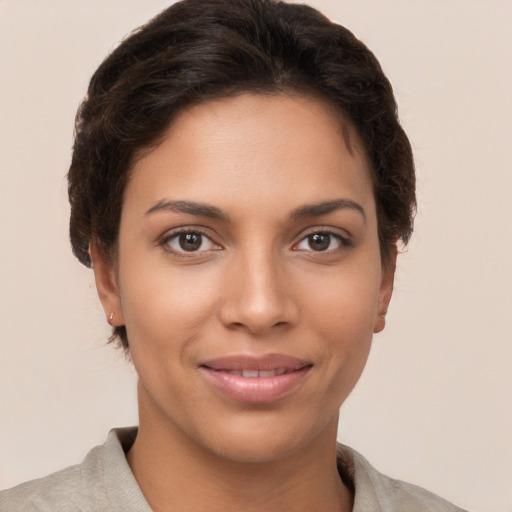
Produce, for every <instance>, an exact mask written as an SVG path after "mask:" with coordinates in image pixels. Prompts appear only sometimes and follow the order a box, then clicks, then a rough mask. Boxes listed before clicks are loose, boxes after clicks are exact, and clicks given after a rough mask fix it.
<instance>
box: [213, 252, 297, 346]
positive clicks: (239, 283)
mask: <svg viewBox="0 0 512 512" xmlns="http://www.w3.org/2000/svg"><path fill="white" fill-rule="evenodd" d="M283 266H284V264H283V263H282V262H280V261H279V257H278V256H276V255H273V254H271V251H268V253H264V252H263V251H260V252H258V253H254V251H253V253H252V254H247V253H245V254H240V255H238V257H237V258H236V261H231V262H230V264H229V265H228V266H227V273H226V276H225V290H226V291H227V293H226V294H225V296H224V300H223V301H222V303H221V305H220V319H221V321H222V323H223V324H224V325H225V326H226V327H228V328H229V329H235V330H242V331H246V332H249V333H251V334H253V335H258V336H261V335H265V334H268V333H270V332H274V331H275V330H276V329H279V330H281V329H284V328H286V327H291V326H293V325H295V324H296V323H297V320H298V318H299V308H298V303H297V301H296V299H295V297H294V294H293V290H292V288H293V286H292V284H293V283H292V282H290V279H289V277H290V276H287V275H286V271H285V269H284V268H283Z"/></svg>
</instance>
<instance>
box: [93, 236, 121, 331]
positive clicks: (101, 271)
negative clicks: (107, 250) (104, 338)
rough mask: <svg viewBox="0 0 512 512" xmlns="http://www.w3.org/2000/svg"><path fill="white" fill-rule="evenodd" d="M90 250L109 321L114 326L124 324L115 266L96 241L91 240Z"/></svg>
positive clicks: (98, 287) (97, 283)
mask: <svg viewBox="0 0 512 512" xmlns="http://www.w3.org/2000/svg"><path fill="white" fill-rule="evenodd" d="M89 252H90V255H91V261H92V268H93V270H94V279H95V281H96V291H97V292H98V297H99V298H100V301H101V304H102V306H103V310H104V311H105V315H106V317H107V322H108V323H109V324H110V325H112V326H113V327H119V326H121V325H124V319H123V312H122V310H121V298H120V295H119V286H118V283H117V273H116V269H115V266H114V264H113V263H112V262H111V261H110V259H109V258H107V257H106V256H105V254H104V253H103V251H101V249H100V248H99V247H98V246H97V244H96V243H95V242H92V241H91V242H90V244H89Z"/></svg>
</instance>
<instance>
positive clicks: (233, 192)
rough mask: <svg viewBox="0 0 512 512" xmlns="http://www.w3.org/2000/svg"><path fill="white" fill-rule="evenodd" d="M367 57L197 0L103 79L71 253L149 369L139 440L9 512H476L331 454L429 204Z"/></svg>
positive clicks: (275, 17)
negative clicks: (423, 201)
mask: <svg viewBox="0 0 512 512" xmlns="http://www.w3.org/2000/svg"><path fill="white" fill-rule="evenodd" d="M414 183H415V180H414V167H413V160H412V155H411V149H410V145H409V142H408V140H407V137H406V135H405V134H404V132H403V130H402V128H401V127H400V125H399V123H398V120H397V115H396V104H395V101H394V98H393V94H392V91H391V87H390V85H389V82H388V81H387V79H386V78H385V76H384V75H383V73H382V70H381V68H380V66H379V64H378V62H377V60H376V59H375V57H374V56H373V55H372V54H371V52H370V51H369V50H368V49H367V48H366V47H365V46H364V45H363V44H362V43H360V42H359V41H358V40H357V39H355V38H354V37H353V36H352V34H351V33H350V32H348V31H347V30H346V29H344V28H343V27H340V26H339V25H335V24H333V23H331V22H329V21H328V20H327V19H326V18H324V17H323V16H321V15H320V14H319V13H318V12H316V11H314V10H313V9H311V8H308V7H305V6H299V5H292V4H284V3H275V2H270V1H266V0H258V1H256V0H229V1H215V0H207V1H204V0H184V1H183V2H180V3H177V4H175V5H173V6H172V7H170V8H169V9H167V10H166V11H164V12H163V13H162V14H160V15H159V16H157V17H156V18H154V19H153V20H151V21H150V22H149V23H148V24H147V25H145V26H144V27H142V28H141V29H139V30H138V31H136V32H135V33H134V34H133V35H131V36H130V37H129V38H128V39H126V40H125V41H124V42H123V43H122V44H121V45H120V46H119V47H118V48H117V49H116V50H115V51H114V52H113V53H112V54H111V55H110V56H109V57H108V58H107V59H106V60H105V61H104V63H103V64H102V65H101V66H100V68H99V69H98V70H97V72H96V73H95V75H94V76H93V78H92V80H91V83H90V86H89V90H88V95H87V98H86V100H85V101H84V103H83V105H82V106H81V108H80V110H79V113H78V116H77V124H76V138H75V145H74V149H73V160H72V164H71V168H70V171H69V197H70V203H71V221H70V233H71V242H72V246H73V250H74V253H75V255H76V256H77V257H78V259H79V260H80V261H81V262H82V263H83V264H85V265H86V266H92V268H93V270H94V274H95V279H96V286H97V290H98V295H99V298H100V300H101V302H102V305H103V308H104V311H105V315H106V318H107V321H108V322H109V323H110V324H111V325H112V327H113V338H112V339H113V340H114V339H115V340H118V341H119V343H120V344H121V345H122V347H123V348H124V350H125V351H126V352H127V354H128V355H129V357H130V358H131V359H132V361H133V364H134V367H135V369H136V371H137V373H138V376H139V384H138V401H139V416H140V424H139V428H138V429H124V430H123V429H118V430H114V431H112V432H111V433H110V434H109V437H108V439H107V442H106V444H105V445H103V446H102V447H97V448H95V449H93V450H92V451H91V452H90V453H89V455H88V456H87V458H86V459H85V461H84V462H83V463H82V464H80V465H78V466H74V467H72V468H68V469H66V470H63V471H62V472H60V473H57V474H55V475H51V476H49V477H46V478H44V479H41V480H37V481H33V482H29V483H27V484H23V485H21V486H19V487H16V488H14V489H12V490H9V491H5V492H4V493H2V494H0V505H1V509H2V510H4V509H5V510H57V509H58V510H123V511H129V510H133V511H136V510H137V511H139V510H140V511H142V510H154V511H160V510H162V511H164V510H191V511H193V510H213V511H214V510H261V509H266V510H294V511H298V510H307V511H315V510H319V511H320V510H340V511H350V510H354V511H356V512H357V511H363V510H385V511H388V510H389V511H390V510H429V511H435V510H439V511H441V510H460V509H458V508H457V507H455V506H453V505H450V504H449V503H447V502H446V501H444V500H443V499H441V498H438V497H436V496H434V495H433V494H431V493H429V492H428V491H425V490H422V489H420V488H418V487H415V486H413V485H410V484H406V483H403V482H399V481H396V480H392V479H390V478H388V477H385V476H383V475H381V474H380V473H378V472H377V471H376V470H375V469H373V468H372V467H371V466H370V465H369V464H368V462H367V461H366V460H365V459H364V458H363V457H362V456H361V455H359V454H358V453H357V452H355V451H353V450H351V449H350V448H348V447H345V446H341V445H340V446H336V434H337V426H338V414H339V412H338V411H339V407H340V406H341V404H342V403H343V401H344V400H345V399H346V397H347V396H348V394H349V393H350V391H351V390H352V389H353V387H354V386H355V384H356V382H357V380H358V378H359V376H360V375H361V372H362V370H363V368H364V365H365V362H366V359H367V357H368V353H369V350H370V345H371V339H372V335H373V333H377V332H380V331H381V330H382V329H383V328H384V325H385V316H386V312H387V308H388V305H389V302H390V299H391V294H392V287H393V276H394V268H395V261H396V256H397V243H398V242H400V241H401V242H402V243H407V241H408V239H409V237H410V235H411V232H412V217H413V212H414V208H415V196H414Z"/></svg>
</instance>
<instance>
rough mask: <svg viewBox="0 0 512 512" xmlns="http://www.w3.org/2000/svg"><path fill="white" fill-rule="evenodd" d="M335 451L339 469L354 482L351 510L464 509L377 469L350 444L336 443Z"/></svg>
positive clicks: (448, 511)
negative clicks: (352, 508)
mask: <svg viewBox="0 0 512 512" xmlns="http://www.w3.org/2000/svg"><path fill="white" fill-rule="evenodd" d="M337 453H338V465H339V466H342V467H343V469H340V473H341V474H342V476H343V473H344V474H345V475H348V477H349V478H350V479H351V480H352V484H353V486H354V490H355V498H354V510H353V512H363V511H366V510H375V511H381V512H410V511H411V510H414V511H415V512H465V511H464V510H463V509H461V508H459V507H457V506H455V505H453V504H452V503H450V502H448V501H446V500H445V499H443V498H441V497H440V496H437V495H436V494H434V493H432V492H430V491H427V490H426V489H423V488H422V487H419V486H417V485H414V484H410V483H407V482H403V481H401V480H395V479H394V478H390V477H388V476H386V475H384V474H382V473H380V472H379V471H377V470H376V469H375V468H374V467H373V466H372V465H371V464H370V463H369V462H368V461H367V460H366V459H365V458H364V457H363V456H362V455H361V454H359V453H358V452H356V451H355V450H353V449H352V448H349V447H347V446H344V445H338V450H337Z"/></svg>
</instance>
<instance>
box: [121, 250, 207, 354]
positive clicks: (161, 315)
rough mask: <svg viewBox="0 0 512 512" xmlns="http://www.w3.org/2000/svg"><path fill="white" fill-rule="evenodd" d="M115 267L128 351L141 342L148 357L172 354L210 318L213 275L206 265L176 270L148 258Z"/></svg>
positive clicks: (194, 335)
mask: <svg viewBox="0 0 512 512" xmlns="http://www.w3.org/2000/svg"><path fill="white" fill-rule="evenodd" d="M148 260H149V259H148ZM120 270H121V272H120V290H121V307H122V310H123V316H124V320H125V324H126V329H127V333H128V339H129V343H130V347H131V348H132V350H135V349H136V348H137V346H138V345H139V344H143V346H144V349H145V350H144V352H145V353H146V354H147V355H148V356H151V355H152V356H154V357H155V358H158V357H159V356H160V355H162V354H164V353H165V352H172V353H174V354H176V353H177V352H180V351H181V350H183V349H184V348H185V347H186V346H188V345H190V344H191V343H193V342H194V340H195V339H196V338H197V336H198V335H199V332H200V331H201V330H202V329H203V328H204V325H205V323H207V322H209V321H211V318H212V312H213V310H214V307H215V294H216V293H215V289H216V287H215V285H214V283H215V282H216V276H215V274H214V273H213V272H211V271H208V269H203V271H202V272H197V271H193V270H190V271H188V272H176V271H175V269H173V268H172V267H171V266H170V265H162V264H161V263H158V264H154V265H152V264H151V261H150V260H149V261H146V262H145V263H144V264H143V265H140V266H138V267H137V268H135V267H134V266H129V265H127V266H125V268H123V267H121V266H120ZM152 349H153V350H154V352H153V350H152ZM148 351H151V352H152V353H151V354H150V353H148Z"/></svg>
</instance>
